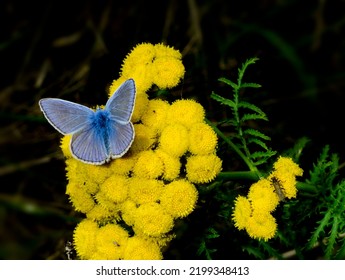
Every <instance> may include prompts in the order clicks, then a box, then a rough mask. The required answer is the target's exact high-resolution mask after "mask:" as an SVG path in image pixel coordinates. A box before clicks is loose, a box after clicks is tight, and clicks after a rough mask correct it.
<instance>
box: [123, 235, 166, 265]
mask: <svg viewBox="0 0 345 280" xmlns="http://www.w3.org/2000/svg"><path fill="white" fill-rule="evenodd" d="M123 258H124V259H125V260H161V259H163V256H162V253H161V251H160V248H159V246H158V245H157V244H156V243H155V242H153V241H150V240H147V239H145V238H142V237H138V236H136V235H134V236H133V237H130V238H128V240H127V244H126V248H125V250H124V253H123Z"/></svg>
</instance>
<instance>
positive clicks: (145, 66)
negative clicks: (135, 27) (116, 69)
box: [121, 43, 156, 91]
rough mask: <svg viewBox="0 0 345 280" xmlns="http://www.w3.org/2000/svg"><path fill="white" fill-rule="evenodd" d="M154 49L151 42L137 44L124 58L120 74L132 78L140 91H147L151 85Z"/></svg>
mask: <svg viewBox="0 0 345 280" xmlns="http://www.w3.org/2000/svg"><path fill="white" fill-rule="evenodd" d="M155 54H156V52H155V49H154V46H153V45H152V44H149V43H144V44H139V45H137V46H136V47H135V48H134V49H133V50H132V51H131V52H130V53H129V54H128V55H127V56H126V58H125V59H124V61H123V64H122V69H121V76H122V77H124V78H126V79H129V78H133V79H134V80H135V83H136V87H137V88H138V89H139V90H140V91H147V90H148V89H149V88H150V87H151V86H152V79H153V73H152V70H151V68H152V61H153V60H154V58H155Z"/></svg>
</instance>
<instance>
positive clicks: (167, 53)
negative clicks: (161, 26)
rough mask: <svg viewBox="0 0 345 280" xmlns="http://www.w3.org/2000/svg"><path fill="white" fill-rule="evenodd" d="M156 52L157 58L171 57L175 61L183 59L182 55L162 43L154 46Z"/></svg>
mask: <svg viewBox="0 0 345 280" xmlns="http://www.w3.org/2000/svg"><path fill="white" fill-rule="evenodd" d="M154 49H155V51H156V57H158V58H159V57H171V58H175V59H182V54H181V53H180V52H179V51H178V50H175V49H174V48H173V47H169V46H167V45H164V44H162V43H160V44H156V45H154Z"/></svg>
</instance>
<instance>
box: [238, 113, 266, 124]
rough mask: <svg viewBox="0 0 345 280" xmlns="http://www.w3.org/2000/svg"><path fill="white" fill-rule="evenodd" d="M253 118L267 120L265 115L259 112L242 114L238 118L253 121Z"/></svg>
mask: <svg viewBox="0 0 345 280" xmlns="http://www.w3.org/2000/svg"><path fill="white" fill-rule="evenodd" d="M255 120H265V121H267V120H268V119H267V117H266V116H263V115H259V114H244V115H243V116H242V118H241V119H240V121H241V122H245V121H255Z"/></svg>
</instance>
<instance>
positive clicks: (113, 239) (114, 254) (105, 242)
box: [92, 224, 128, 260]
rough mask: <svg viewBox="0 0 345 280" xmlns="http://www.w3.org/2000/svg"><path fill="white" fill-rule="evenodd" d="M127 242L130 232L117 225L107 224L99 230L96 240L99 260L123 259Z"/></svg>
mask: <svg viewBox="0 0 345 280" xmlns="http://www.w3.org/2000/svg"><path fill="white" fill-rule="evenodd" d="M127 240H128V232H127V231H126V230H124V229H123V228H122V227H121V226H119V225H117V224H107V225H105V226H103V227H101V228H99V229H98V232H97V235H96V240H95V243H96V250H97V253H98V254H97V255H98V258H99V257H101V259H105V260H119V259H121V258H122V257H123V251H124V249H125V247H126V245H127ZM92 259H94V258H92Z"/></svg>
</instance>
